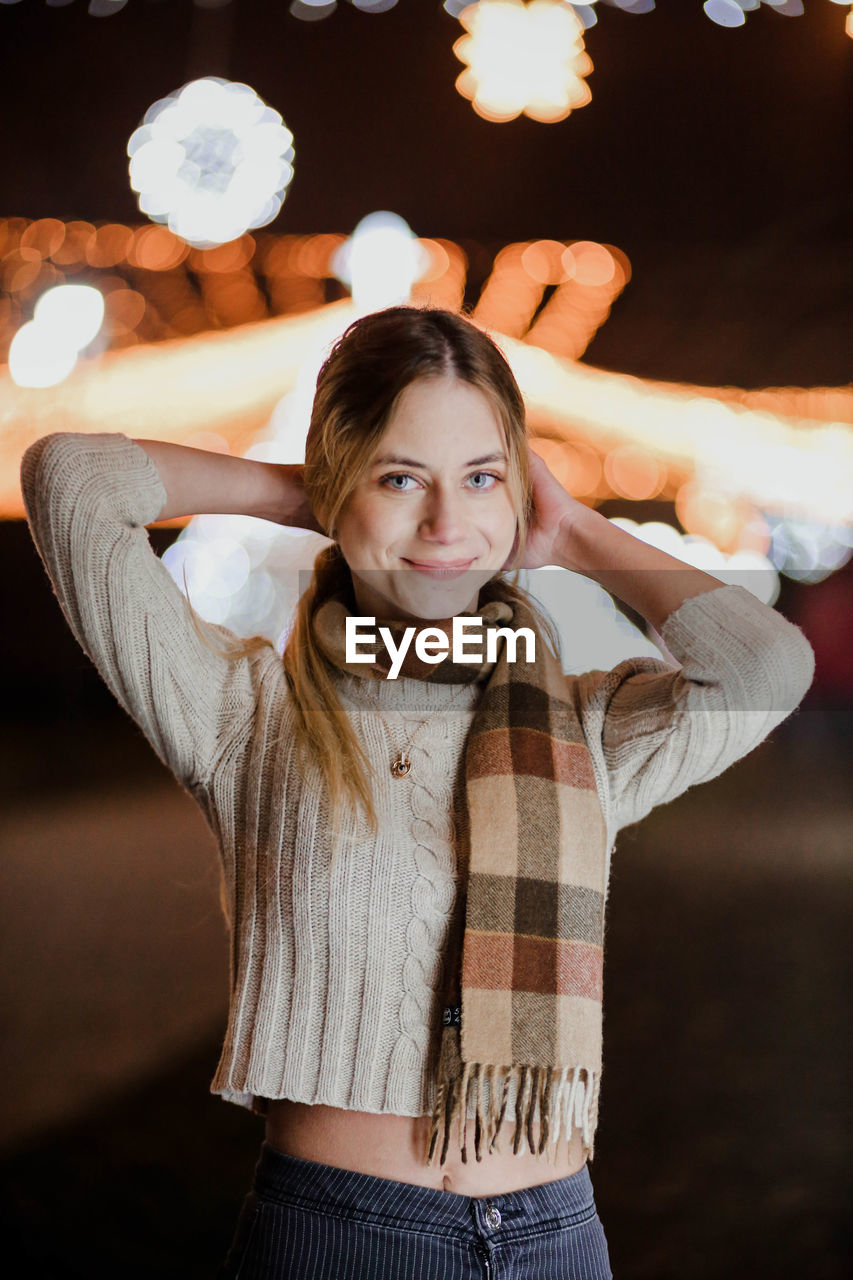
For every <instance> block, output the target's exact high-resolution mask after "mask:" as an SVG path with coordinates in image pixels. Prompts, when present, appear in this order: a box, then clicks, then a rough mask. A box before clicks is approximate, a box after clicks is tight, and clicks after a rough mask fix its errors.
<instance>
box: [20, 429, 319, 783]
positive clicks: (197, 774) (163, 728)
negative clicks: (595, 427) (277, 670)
mask: <svg viewBox="0 0 853 1280" xmlns="http://www.w3.org/2000/svg"><path fill="white" fill-rule="evenodd" d="M155 455H156V456H155ZM241 462H244V463H246V465H245V466H240V465H237V466H231V465H229V464H231V463H237V464H239V463H241ZM161 468H162V474H161ZM276 478H277V477H276V475H275V473H274V472H272V471H271V470H270V465H269V464H265V463H252V464H250V463H248V462H247V460H245V459H231V458H223V457H222V455H219V454H207V453H205V452H204V451H202V450H196V449H187V448H185V447H183V446H180V445H171V444H166V443H163V442H160V441H150V442H149V441H146V442H144V443H141V444H140V443H137V442H136V441H135V440H131V439H129V438H128V437H126V436H124V435H122V434H119V433H103V434H94V433H93V434H82V433H73V432H60V433H56V434H53V435H49V436H43V437H42V438H41V439H40V440H37V441H36V442H35V443H34V444H33V445H31V446H30V448H29V449H27V451H26V453H25V454H24V456H23V459H22V463H21V489H22V492H23V497H24V504H25V507H26V512H27V519H28V521H29V526H30V532H31V534H32V537H33V541H34V542H35V544H36V547H37V549H38V552H39V555H40V556H41V559H42V561H43V563H44V566H45V569H46V571H47V574H48V577H49V578H50V582H51V585H52V587H53V590H54V593H55V595H56V597H57V600H58V601H59V604H60V607H61V609H62V612H63V614H64V616H65V618H66V621H67V622H68V625H69V626H70V628H71V630H72V632H73V633H74V636H75V637H76V639H77V641H78V643H79V644H80V646H81V647H82V649H83V650H84V652H85V653H86V654H87V655H88V656H89V658H90V659H91V660H92V662H93V663H94V664H95V666H96V667H97V669H98V671H99V673H100V675H101V676H102V678H103V679H104V681H105V683H106V684H107V685H108V687H109V688H110V689H111V690H112V692H113V694H114V695H115V697H116V698H117V699H118V701H119V702H120V703H121V705H122V706H123V707H124V709H125V710H126V711H127V712H128V714H129V715H131V716H132V717H133V719H134V720H135V721H136V723H137V724H138V725H139V727H140V728H141V729H142V731H143V733H144V734H145V736H146V737H147V739H148V740H149V742H150V743H151V745H152V746H153V747H154V750H155V751H156V752H157V754H158V755H159V756H160V758H161V760H163V761H164V763H165V764H167V765H168V767H169V768H170V769H171V770H172V772H173V773H174V774H175V775H176V776H177V777H178V778H180V780H181V781H182V782H184V783H185V784H187V785H188V786H193V785H195V784H197V783H202V782H204V781H205V780H206V779H207V778H208V777H209V776H210V773H211V771H212V770H213V768H214V766H215V763H216V761H217V759H218V758H219V756H220V754H221V752H222V751H223V749H225V748H226V747H227V744H228V742H229V741H231V740H232V739H233V738H234V736H235V735H240V734H241V733H243V732H248V725H249V723H250V721H251V719H252V717H253V715H254V707H255V703H256V697H257V689H258V684H259V681H260V680H261V678H262V677H263V674H264V672H265V671H266V670H267V668H269V667H271V666H272V665H273V664H280V659H279V658H278V655H277V653H276V651H275V649H274V648H273V646H272V645H269V646H266V647H265V648H264V649H261V650H257V651H255V652H254V653H250V654H247V655H245V656H242V657H240V658H237V659H230V658H228V657H227V656H225V654H224V653H223V649H224V648H226V647H227V644H228V642H233V640H234V636H233V634H232V633H231V632H229V631H227V630H226V629H225V628H224V627H219V626H215V625H213V624H211V623H208V622H206V621H204V620H203V619H201V618H199V617H198V615H195V624H196V625H195V626H194V625H193V615H192V612H191V610H190V607H189V605H188V603H187V600H186V598H185V597H184V595H183V593H182V592H181V591H180V590H179V588H178V586H177V585H176V583H175V582H174V580H173V579H172V577H171V575H170V573H169V571H168V570H167V568H166V566H165V565H164V564H163V563H162V561H161V560H160V558H159V557H158V556H157V555H156V553H155V552H154V550H153V548H152V547H151V544H150V542H149V539H148V533H147V530H146V528H145V526H146V525H147V524H150V523H151V522H153V521H155V520H158V519H162V518H164V517H166V516H168V515H170V514H178V513H180V514H189V513H190V512H192V513H193V514H194V513H195V511H197V510H208V511H209V510H217V511H218V510H224V511H226V512H234V511H240V512H242V513H248V514H253V515H262V514H265V515H266V518H273V517H275V518H277V519H278V520H279V522H280V523H286V522H288V519H292V518H293V517H294V516H295V515H296V511H295V510H294V504H293V502H290V501H289V500H288V493H289V495H290V497H291V498H292V497H293V490H292V488H291V489H290V490H289V491H288V488H287V486H284V485H281V484H279V487H278V490H277V491H278V493H279V497H278V498H276V497H275V492H276V489H277V486H276V484H275V480H276ZM278 479H279V482H280V480H281V477H278ZM196 627H197V628H198V630H197V629H196ZM199 632H200V634H199ZM205 641H207V643H205ZM223 642H225V643H224V644H223Z"/></svg>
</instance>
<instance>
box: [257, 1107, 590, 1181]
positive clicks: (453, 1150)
mask: <svg viewBox="0 0 853 1280" xmlns="http://www.w3.org/2000/svg"><path fill="white" fill-rule="evenodd" d="M431 1123H432V1121H431V1117H430V1116H416V1117H413V1116H395V1115H375V1114H374V1113H372V1112H367V1111H346V1110H343V1109H342V1108H340V1107H327V1106H322V1105H318V1104H314V1105H309V1104H308V1103H304V1102H292V1101H291V1100H290V1099H288V1098H281V1099H273V1100H271V1101H270V1103H269V1109H268V1112H267V1117H266V1133H265V1137H266V1141H267V1142H268V1143H269V1145H270V1146H271V1147H273V1148H275V1149H276V1150H277V1151H283V1152H284V1153H285V1154H286V1155H290V1156H297V1157H298V1158H299V1159H301V1160H313V1161H315V1162H316V1163H318V1164H327V1165H332V1166H333V1167H334V1168H336V1169H351V1170H352V1171H353V1172H355V1173H368V1174H373V1175H374V1176H376V1177H379V1178H392V1179H394V1180H395V1181H397V1182H409V1183H414V1184H415V1185H417V1186H420V1187H433V1188H435V1189H437V1190H439V1191H451V1192H453V1193H455V1194H456V1195H463V1196H498V1195H504V1194H506V1193H507V1192H511V1191H520V1190H522V1189H523V1188H525V1187H534V1186H538V1185H540V1184H541V1183H543V1182H554V1181H555V1180H556V1179H558V1178H566V1177H568V1176H569V1175H570V1174H573V1173H577V1172H578V1171H579V1170H580V1169H582V1168H583V1165H584V1163H585V1160H586V1157H585V1156H584V1153H583V1144H582V1141H581V1135H580V1133H579V1132H578V1131H577V1130H575V1131H574V1132H573V1133H572V1139H571V1142H567V1141H566V1138H565V1133H563V1134H562V1135H561V1137H560V1141H559V1143H558V1148H557V1160H556V1163H555V1162H554V1155H553V1145H551V1144H549V1147H548V1153H547V1156H546V1155H545V1154H544V1153H543V1154H542V1155H541V1156H536V1155H533V1153H532V1152H531V1151H530V1149H529V1147H528V1146H527V1143H526V1142H525V1143H524V1145H523V1146H522V1148H521V1151H520V1152H519V1154H518V1155H513V1153H512V1136H513V1132H514V1130H515V1121H514V1120H510V1121H505V1122H504V1125H503V1128H502V1130H501V1135H500V1139H499V1142H500V1145H501V1151H497V1150H496V1151H493V1152H492V1153H491V1154H488V1153H487V1152H486V1151H483V1153H482V1155H483V1158H482V1160H480V1161H479V1162H478V1161H477V1160H476V1158H475V1155H474V1121H473V1120H469V1121H468V1150H467V1155H468V1160H467V1163H463V1161H462V1157H461V1152H460V1149H459V1124H458V1121H457V1122H456V1123H455V1124H454V1126H453V1132H452V1135H451V1144H450V1149H449V1150H448V1153H447V1159H446V1160H445V1162H444V1164H443V1165H439V1164H438V1157H436V1163H435V1164H432V1165H429V1164H427V1153H428V1151H429V1135H430V1129H431ZM533 1138H534V1142H536V1143H538V1140H539V1125H538V1124H534V1126H533ZM440 1154H441V1153H440V1151H439V1156H440Z"/></svg>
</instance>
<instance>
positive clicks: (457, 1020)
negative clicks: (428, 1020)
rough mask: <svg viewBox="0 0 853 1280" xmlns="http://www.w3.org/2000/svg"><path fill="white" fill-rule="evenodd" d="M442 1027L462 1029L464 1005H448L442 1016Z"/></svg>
mask: <svg viewBox="0 0 853 1280" xmlns="http://www.w3.org/2000/svg"><path fill="white" fill-rule="evenodd" d="M441 1025H442V1026H443V1027H461V1026H462V1005H461V1004H451V1005H448V1006H447V1008H446V1009H445V1010H444V1013H443V1014H442V1015H441Z"/></svg>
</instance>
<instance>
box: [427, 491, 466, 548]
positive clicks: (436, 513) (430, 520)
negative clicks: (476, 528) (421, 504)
mask: <svg viewBox="0 0 853 1280" xmlns="http://www.w3.org/2000/svg"><path fill="white" fill-rule="evenodd" d="M463 502H464V498H463V495H461V494H459V495H457V494H456V493H453V492H450V491H447V490H441V489H439V488H436V489H433V490H432V491H431V492H430V493H429V494H428V495H427V497H426V505H425V509H424V510H423V512H422V519H421V522H420V526H419V529H418V532H419V534H420V535H421V537H422V538H423V539H424V540H425V541H427V542H436V543H440V544H441V545H445V544H448V545H449V544H452V543H454V542H458V541H460V540H461V539H462V538H463V537H464V536H465V518H464V513H463V505H462V504H463Z"/></svg>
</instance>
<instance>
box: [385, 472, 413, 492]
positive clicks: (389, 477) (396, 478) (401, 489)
mask: <svg viewBox="0 0 853 1280" xmlns="http://www.w3.org/2000/svg"><path fill="white" fill-rule="evenodd" d="M412 479H414V477H413V476H407V475H403V474H402V473H398V474H397V475H394V476H383V477H382V481H381V483H382V484H388V482H389V481H390V480H412ZM388 487H389V488H391V489H396V490H397V492H398V493H408V489H404V488H403V487H402V486H398V485H395V484H391V485H388Z"/></svg>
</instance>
